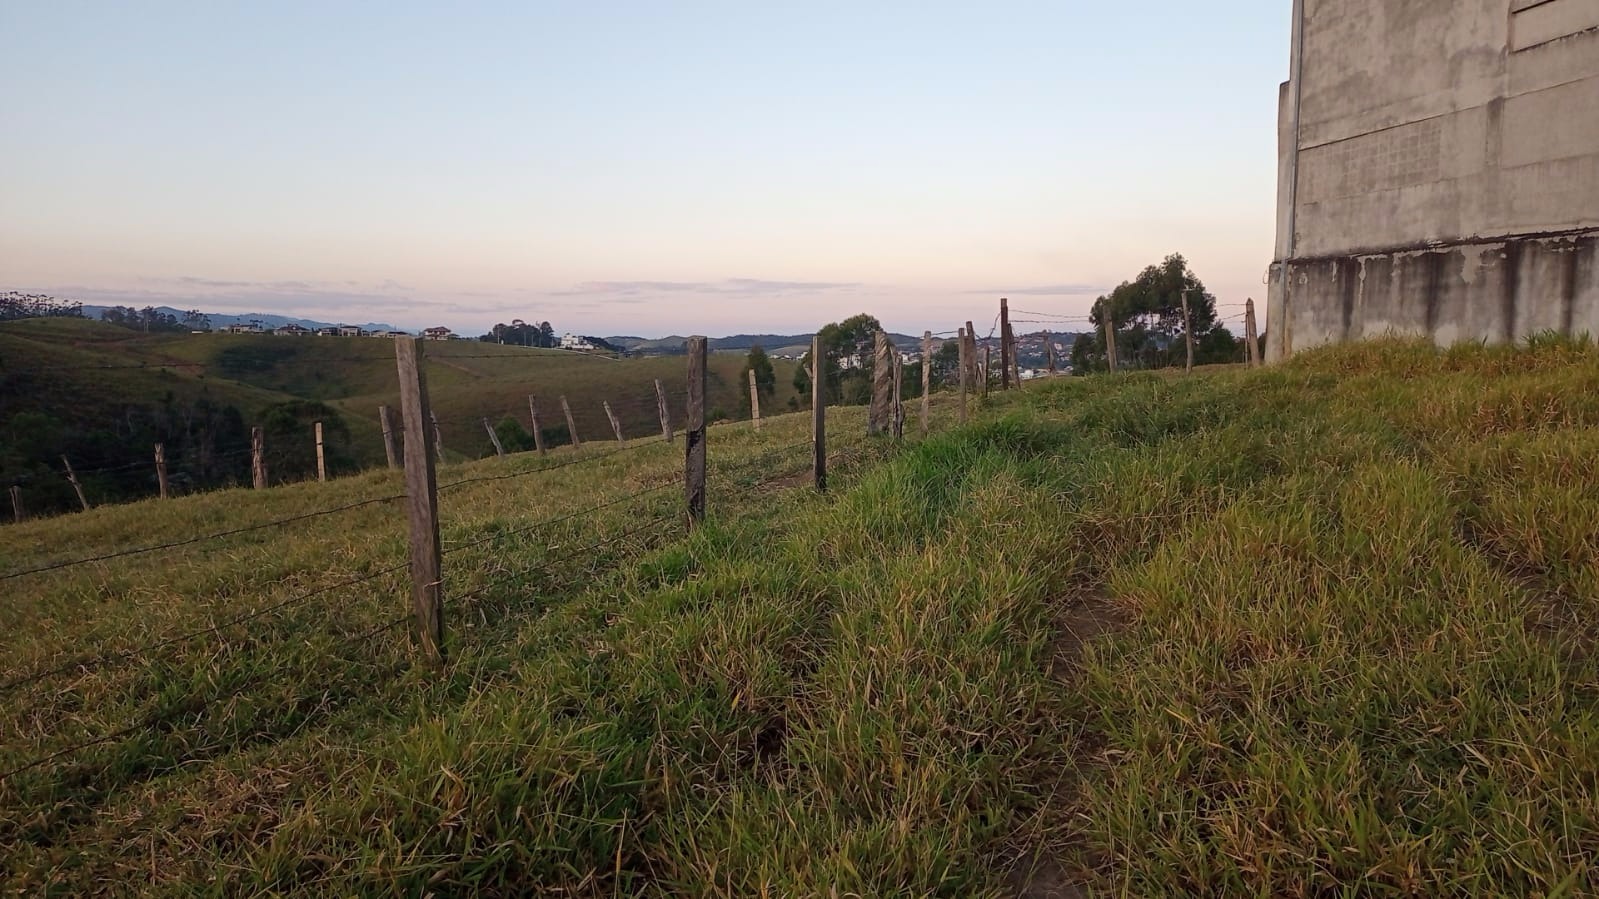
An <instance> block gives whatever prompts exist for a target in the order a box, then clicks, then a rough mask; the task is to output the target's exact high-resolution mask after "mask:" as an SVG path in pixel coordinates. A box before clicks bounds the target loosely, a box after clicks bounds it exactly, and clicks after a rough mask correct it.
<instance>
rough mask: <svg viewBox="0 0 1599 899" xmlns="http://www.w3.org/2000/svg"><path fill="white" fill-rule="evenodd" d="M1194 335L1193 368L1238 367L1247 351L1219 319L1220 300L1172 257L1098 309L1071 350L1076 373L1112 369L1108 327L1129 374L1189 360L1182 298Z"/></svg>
mask: <svg viewBox="0 0 1599 899" xmlns="http://www.w3.org/2000/svg"><path fill="white" fill-rule="evenodd" d="M1185 294H1186V295H1187V298H1188V315H1189V320H1190V323H1191V325H1192V328H1193V334H1194V363H1195V364H1196V365H1210V364H1215V363H1223V362H1236V361H1238V360H1239V358H1241V354H1242V350H1241V349H1240V345H1239V342H1238V340H1237V339H1236V338H1234V337H1233V335H1232V332H1230V331H1228V330H1227V328H1226V326H1224V325H1222V324H1221V323H1220V322H1219V321H1218V320H1217V317H1216V297H1215V295H1213V294H1212V293H1211V292H1210V291H1208V290H1206V289H1205V285H1204V284H1203V283H1202V282H1201V281H1200V280H1199V278H1198V277H1196V276H1195V275H1194V273H1193V271H1192V270H1190V269H1189V267H1188V260H1187V259H1185V258H1184V257H1183V255H1182V254H1181V253H1173V254H1172V255H1170V256H1167V257H1166V259H1165V260H1164V261H1162V262H1161V263H1160V264H1159V265H1151V266H1149V267H1148V268H1146V269H1144V270H1143V271H1142V272H1141V273H1139V275H1138V277H1137V278H1135V279H1133V280H1131V281H1124V282H1123V283H1122V284H1121V285H1120V286H1118V287H1117V288H1116V289H1115V290H1113V291H1111V292H1110V294H1109V295H1107V296H1102V297H1100V298H1099V299H1098V300H1097V301H1095V303H1094V308H1093V311H1092V312H1090V313H1089V318H1090V320H1091V321H1092V322H1093V324H1094V330H1093V331H1092V332H1091V333H1086V334H1080V335H1078V337H1077V340H1076V342H1075V343H1074V344H1073V345H1072V369H1073V370H1074V371H1076V372H1078V373H1086V372H1090V371H1104V370H1106V369H1107V368H1108V363H1107V361H1106V352H1105V322H1106V321H1109V322H1111V326H1112V327H1113V328H1115V331H1116V355H1117V358H1118V360H1119V363H1120V365H1121V367H1122V368H1124V369H1148V368H1168V367H1171V366H1175V365H1182V364H1184V363H1185V361H1186V359H1187V352H1188V351H1187V347H1186V340H1185V334H1184V328H1183V297H1184V295H1185Z"/></svg>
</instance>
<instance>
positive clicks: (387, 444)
mask: <svg viewBox="0 0 1599 899" xmlns="http://www.w3.org/2000/svg"><path fill="white" fill-rule="evenodd" d="M378 424H380V425H382V426H383V455H384V457H385V458H386V459H388V460H389V467H390V468H399V467H400V453H399V448H398V447H396V446H395V445H394V410H393V409H390V408H389V407H388V406H379V407H378Z"/></svg>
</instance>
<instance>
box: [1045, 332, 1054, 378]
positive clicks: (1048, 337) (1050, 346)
mask: <svg viewBox="0 0 1599 899" xmlns="http://www.w3.org/2000/svg"><path fill="white" fill-rule="evenodd" d="M1044 352H1045V353H1047V354H1048V358H1049V373H1050V374H1054V373H1055V372H1056V371H1057V369H1056V368H1055V335H1053V334H1051V333H1049V332H1048V331H1045V332H1044Z"/></svg>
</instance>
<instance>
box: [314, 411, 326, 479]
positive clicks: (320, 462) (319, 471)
mask: <svg viewBox="0 0 1599 899" xmlns="http://www.w3.org/2000/svg"><path fill="white" fill-rule="evenodd" d="M316 479H317V480H318V481H326V480H327V479H328V460H327V456H325V455H324V454H323V452H322V422H320V421H319V422H317V423H316Z"/></svg>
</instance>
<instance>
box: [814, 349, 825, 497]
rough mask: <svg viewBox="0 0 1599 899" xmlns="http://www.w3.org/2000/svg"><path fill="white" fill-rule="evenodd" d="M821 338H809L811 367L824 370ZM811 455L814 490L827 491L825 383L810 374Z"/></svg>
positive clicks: (815, 369)
mask: <svg viewBox="0 0 1599 899" xmlns="http://www.w3.org/2000/svg"><path fill="white" fill-rule="evenodd" d="M822 352H823V347H822V338H821V336H820V335H817V336H816V337H813V338H811V368H812V369H813V370H814V371H821V372H825V371H826V370H827V366H825V365H823V364H822ZM811 457H812V460H813V465H814V468H815V473H816V490H817V492H818V493H826V492H827V385H826V384H824V383H823V382H822V379H821V378H818V377H816V375H815V374H814V373H813V374H812V375H811Z"/></svg>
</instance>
